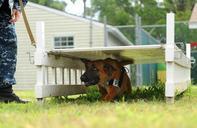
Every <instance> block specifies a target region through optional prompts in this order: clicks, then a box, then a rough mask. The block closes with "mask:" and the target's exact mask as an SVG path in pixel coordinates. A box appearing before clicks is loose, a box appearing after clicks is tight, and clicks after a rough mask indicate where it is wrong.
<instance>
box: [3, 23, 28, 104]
mask: <svg viewBox="0 0 197 128" xmlns="http://www.w3.org/2000/svg"><path fill="white" fill-rule="evenodd" d="M16 55H17V38H16V33H15V29H14V26H13V25H11V24H9V25H7V26H6V27H4V28H1V29H0V102H17V103H25V101H23V100H21V99H20V98H19V97H18V96H16V95H15V94H14V93H13V90H12V85H14V84H15V83H16V81H15V78H14V74H15V71H16V59H17V57H16Z"/></svg>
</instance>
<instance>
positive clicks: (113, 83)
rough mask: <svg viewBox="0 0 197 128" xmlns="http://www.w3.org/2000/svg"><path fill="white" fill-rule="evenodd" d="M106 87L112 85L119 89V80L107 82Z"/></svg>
mask: <svg viewBox="0 0 197 128" xmlns="http://www.w3.org/2000/svg"><path fill="white" fill-rule="evenodd" d="M108 85H113V86H115V87H119V80H117V79H112V80H110V81H109V82H108Z"/></svg>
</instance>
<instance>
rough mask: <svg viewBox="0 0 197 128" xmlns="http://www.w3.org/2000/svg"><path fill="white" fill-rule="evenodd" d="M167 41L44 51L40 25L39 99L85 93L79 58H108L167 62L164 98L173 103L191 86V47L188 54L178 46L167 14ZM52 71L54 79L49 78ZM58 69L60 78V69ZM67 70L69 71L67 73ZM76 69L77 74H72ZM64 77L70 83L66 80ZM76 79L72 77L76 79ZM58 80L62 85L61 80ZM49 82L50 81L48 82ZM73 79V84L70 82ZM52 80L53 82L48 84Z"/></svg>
mask: <svg viewBox="0 0 197 128" xmlns="http://www.w3.org/2000/svg"><path fill="white" fill-rule="evenodd" d="M166 29H167V33H166V36H167V42H166V44H159V45H135V46H116V47H97V48H74V49H61V50H60V49H59V50H52V51H47V50H45V41H44V24H43V22H38V23H37V28H36V30H37V32H36V33H37V42H38V44H37V48H36V52H35V65H36V67H37V82H36V85H35V92H36V98H37V99H38V100H39V99H43V98H45V97H50V96H66V95H72V94H81V93H85V87H84V86H82V85H81V82H79V81H78V80H77V79H78V78H79V75H80V74H82V72H83V71H82V70H83V69H84V64H83V63H82V62H81V61H80V58H87V59H91V60H95V59H105V58H108V57H111V58H115V59H118V60H131V59H133V60H134V62H135V63H136V64H142V63H146V64H147V63H166V84H165V96H166V99H167V101H168V102H174V97H175V94H176V92H178V93H181V92H183V91H184V90H186V89H187V87H188V85H189V84H190V81H191V78H190V68H191V63H190V54H191V53H190V51H191V50H190V45H189V44H188V45H187V49H186V55H185V54H184V53H183V52H182V51H181V50H180V49H179V48H178V47H177V46H176V45H175V41H174V37H175V35H174V33H175V32H174V14H173V13H169V14H167V28H166ZM49 69H51V72H52V73H51V74H52V75H51V76H52V77H51V78H49ZM58 69H59V75H58V73H57V70H58ZM65 69H66V71H67V72H65ZM71 70H74V75H73V74H71ZM65 76H67V78H68V80H67V81H68V82H67V83H66V81H65ZM73 76H74V78H71V77H73ZM57 77H59V79H60V80H59V82H58V80H57V79H58V78H57ZM49 79H50V80H49ZM73 79H74V84H73V83H72V82H71V81H72V80H73ZM49 81H51V83H50V82H49Z"/></svg>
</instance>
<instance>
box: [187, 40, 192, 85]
mask: <svg viewBox="0 0 197 128" xmlns="http://www.w3.org/2000/svg"><path fill="white" fill-rule="evenodd" d="M186 56H187V58H188V59H189V60H190V65H191V45H190V44H186ZM188 77H189V78H188V80H189V82H190V84H191V70H189V75H188Z"/></svg>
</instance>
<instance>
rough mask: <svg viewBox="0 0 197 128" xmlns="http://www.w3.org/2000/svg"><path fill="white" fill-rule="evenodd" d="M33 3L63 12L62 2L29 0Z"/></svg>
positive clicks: (64, 5) (63, 3)
mask: <svg viewBox="0 0 197 128" xmlns="http://www.w3.org/2000/svg"><path fill="white" fill-rule="evenodd" d="M29 1H31V2H34V3H38V4H41V5H44V6H48V7H51V8H55V9H58V10H61V11H64V10H65V7H66V3H65V2H64V1H57V0H29Z"/></svg>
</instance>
